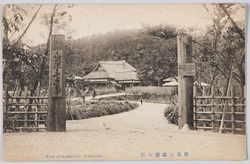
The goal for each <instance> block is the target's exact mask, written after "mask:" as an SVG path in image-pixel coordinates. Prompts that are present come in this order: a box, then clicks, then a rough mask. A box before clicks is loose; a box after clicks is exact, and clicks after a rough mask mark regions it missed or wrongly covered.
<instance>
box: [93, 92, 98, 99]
mask: <svg viewBox="0 0 250 164" xmlns="http://www.w3.org/2000/svg"><path fill="white" fill-rule="evenodd" d="M96 95H97V93H96V91H95V90H93V99H95V97H96Z"/></svg>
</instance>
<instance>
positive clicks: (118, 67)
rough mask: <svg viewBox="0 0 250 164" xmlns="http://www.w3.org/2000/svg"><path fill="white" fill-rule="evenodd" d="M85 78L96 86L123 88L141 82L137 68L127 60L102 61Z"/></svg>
mask: <svg viewBox="0 0 250 164" xmlns="http://www.w3.org/2000/svg"><path fill="white" fill-rule="evenodd" d="M83 78H84V79H85V80H86V81H88V82H89V83H90V84H93V85H95V86H105V87H109V86H116V87H121V88H122V89H123V90H125V88H126V87H133V86H134V85H136V86H138V85H139V84H140V80H139V78H138V76H137V72H136V69H135V68H134V67H132V66H131V65H129V64H128V63H127V62H126V61H125V60H122V61H100V62H99V63H98V65H97V66H96V68H95V69H94V70H93V71H92V72H91V73H89V74H88V75H86V76H84V77H83Z"/></svg>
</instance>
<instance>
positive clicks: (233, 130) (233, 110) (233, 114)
mask: <svg viewBox="0 0 250 164" xmlns="http://www.w3.org/2000/svg"><path fill="white" fill-rule="evenodd" d="M231 95H232V111H231V112H232V115H231V120H232V133H233V134H234V133H235V86H232V87H231Z"/></svg>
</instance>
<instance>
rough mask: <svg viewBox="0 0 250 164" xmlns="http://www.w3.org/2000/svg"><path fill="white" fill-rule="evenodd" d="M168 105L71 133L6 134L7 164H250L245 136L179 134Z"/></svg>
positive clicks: (70, 128)
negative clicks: (184, 163)
mask: <svg viewBox="0 0 250 164" xmlns="http://www.w3.org/2000/svg"><path fill="white" fill-rule="evenodd" d="M166 106H167V105H165V104H153V103H144V104H143V105H142V106H140V107H139V108H137V109H135V110H132V111H129V112H124V113H120V114H116V115H110V116H103V117H100V118H91V119H86V120H73V121H67V132H32V133H24V132H21V133H4V134H3V145H4V159H5V160H8V161H20V160H26V161H41V160H42V161H53V160H71V161H73V160H243V159H245V157H246V154H245V150H246V141H245V139H246V136H245V135H232V134H218V133H213V132H203V131H181V130H178V128H177V126H175V125H172V124H169V123H168V121H167V120H166V119H165V117H164V116H163V111H164V109H165V107H166Z"/></svg>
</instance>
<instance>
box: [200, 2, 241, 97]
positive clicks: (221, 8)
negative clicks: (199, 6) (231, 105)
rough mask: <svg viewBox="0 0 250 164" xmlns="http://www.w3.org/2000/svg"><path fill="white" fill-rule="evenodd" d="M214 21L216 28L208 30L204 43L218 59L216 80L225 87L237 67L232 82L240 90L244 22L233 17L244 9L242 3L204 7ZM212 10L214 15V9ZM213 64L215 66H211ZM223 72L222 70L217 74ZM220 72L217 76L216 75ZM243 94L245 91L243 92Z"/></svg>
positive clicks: (213, 26)
mask: <svg viewBox="0 0 250 164" xmlns="http://www.w3.org/2000/svg"><path fill="white" fill-rule="evenodd" d="M204 7H205V9H206V10H207V11H208V13H210V15H211V17H212V16H213V17H212V19H213V25H212V26H210V27H208V32H207V34H206V37H207V38H208V40H207V41H206V42H203V44H204V46H206V47H210V48H207V50H208V51H209V54H212V56H213V57H214V58H215V60H214V61H215V67H214V68H215V69H214V76H216V75H217V77H216V78H215V77H214V78H212V81H211V83H213V81H214V79H217V80H219V81H220V82H219V83H220V84H223V83H224V81H225V79H228V78H229V74H230V70H231V67H232V65H233V64H234V69H233V70H232V71H233V76H232V80H233V81H232V82H233V83H235V84H237V83H238V84H239V85H240V87H241V91H243V89H244V85H245V22H244V21H242V22H241V21H240V20H238V21H235V20H234V19H233V16H234V14H235V13H237V11H239V10H244V8H245V7H244V6H242V5H241V4H211V5H204ZM209 8H212V9H213V12H212V11H211V9H209ZM211 64H212V63H211ZM217 70H220V71H217ZM216 72H217V73H216ZM225 88H226V87H225ZM242 93H243V92H242Z"/></svg>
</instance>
